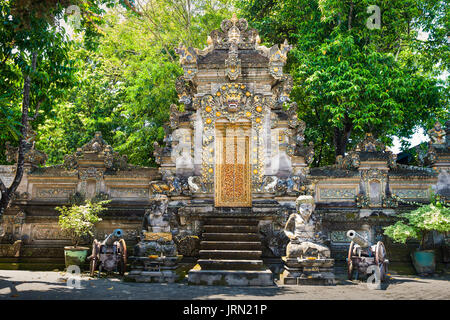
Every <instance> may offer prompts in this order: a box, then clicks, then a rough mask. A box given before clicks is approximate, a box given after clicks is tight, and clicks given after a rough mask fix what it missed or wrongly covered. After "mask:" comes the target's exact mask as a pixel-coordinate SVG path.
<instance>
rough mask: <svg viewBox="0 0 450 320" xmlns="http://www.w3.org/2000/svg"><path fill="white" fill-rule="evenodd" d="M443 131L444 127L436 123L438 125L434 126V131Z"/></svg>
mask: <svg viewBox="0 0 450 320" xmlns="http://www.w3.org/2000/svg"><path fill="white" fill-rule="evenodd" d="M441 129H442V125H441V123H440V122H439V121H436V123H435V124H434V130H436V131H441Z"/></svg>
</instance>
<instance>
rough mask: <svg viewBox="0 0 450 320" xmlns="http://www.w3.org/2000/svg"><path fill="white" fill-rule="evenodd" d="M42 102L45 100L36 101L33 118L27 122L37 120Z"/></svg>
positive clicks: (29, 118)
mask: <svg viewBox="0 0 450 320" xmlns="http://www.w3.org/2000/svg"><path fill="white" fill-rule="evenodd" d="M44 100H45V98H41V100H39V101H38V103H37V105H36V108H35V112H34V116H33V117H28V121H34V120H36V119H37V117H38V116H39V108H40V107H41V103H42V102H44Z"/></svg>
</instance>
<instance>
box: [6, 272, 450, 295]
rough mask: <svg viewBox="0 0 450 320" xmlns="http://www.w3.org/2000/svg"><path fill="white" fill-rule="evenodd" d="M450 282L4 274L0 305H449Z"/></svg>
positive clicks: (393, 278)
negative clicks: (193, 280) (73, 280)
mask: <svg viewBox="0 0 450 320" xmlns="http://www.w3.org/2000/svg"><path fill="white" fill-rule="evenodd" d="M449 280H450V276H448V275H444V276H435V277H431V278H424V277H420V278H419V277H416V276H391V277H390V279H389V281H388V282H387V283H386V284H384V285H383V288H382V290H371V289H368V287H367V285H366V284H365V283H363V282H356V281H348V280H338V284H337V285H336V286H328V287H322V286H320V287H319V286H287V285H280V284H276V285H274V286H273V287H221V286H216V287H214V286H191V285H188V284H187V283H174V284H159V283H132V282H124V281H121V280H120V279H118V278H115V277H112V276H108V277H106V276H105V277H102V278H99V279H97V278H90V277H89V276H87V275H83V276H82V277H81V280H80V288H79V289H76V288H69V287H68V284H67V276H66V275H65V273H62V272H41V271H10V270H0V299H1V300H5V299H11V300H20V299H24V300H31V299H32V300H73V299H75V300H79V299H85V300H91V299H108V300H109V299H117V300H135V299H136V300H142V299H145V300H149V299H150V300H159V299H162V300H178V299H181V300H191V299H200V300H205V299H213V300H228V299H233V300H235V299H246V300H263V299H270V300H277V299H283V300H309V299H317V300H331V299H332V300H334V299H337V300H361V299H362V300H410V299H420V300H430V299H439V300H450V282H449Z"/></svg>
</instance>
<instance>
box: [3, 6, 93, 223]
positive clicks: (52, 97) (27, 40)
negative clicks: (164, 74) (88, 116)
mask: <svg viewBox="0 0 450 320" xmlns="http://www.w3.org/2000/svg"><path fill="white" fill-rule="evenodd" d="M70 4H77V5H80V6H82V7H83V9H84V10H83V11H80V13H81V12H82V13H83V15H84V17H88V18H89V17H90V16H91V14H92V13H93V11H92V9H95V8H97V7H98V3H97V2H96V1H89V2H88V1H75V2H73V1H72V3H69V1H56V0H47V1H30V0H15V1H0V22H1V24H0V61H1V64H0V78H1V79H2V81H1V82H0V106H1V107H0V116H1V120H0V127H1V128H2V129H5V130H2V131H1V133H0V145H1V146H2V148H1V149H0V153H1V156H0V161H1V162H3V161H4V158H3V156H4V145H5V141H13V142H15V144H16V145H18V157H17V163H16V174H15V177H14V179H13V182H12V184H11V185H10V186H9V187H6V185H5V184H4V183H3V182H2V181H1V179H0V192H1V200H0V217H1V216H2V214H3V212H4V211H5V209H6V208H7V207H8V205H9V202H10V200H11V197H12V195H13V194H14V192H15V191H16V189H17V187H18V185H19V184H20V181H21V179H22V176H23V165H24V155H25V152H26V151H27V150H28V149H29V148H31V147H32V146H31V144H30V143H29V142H27V140H26V137H27V135H28V134H29V133H30V130H31V129H32V125H33V124H32V123H31V122H32V121H36V120H37V122H40V121H43V118H44V117H42V116H41V117H39V115H46V114H48V112H49V111H50V110H52V108H53V107H54V106H55V104H56V103H57V102H58V99H59V98H60V97H62V96H64V93H65V91H66V90H67V89H68V88H69V87H70V86H71V84H72V83H73V80H74V77H73V74H74V61H73V60H71V59H70V58H69V57H68V56H67V52H68V51H69V48H70V45H71V43H70V41H68V39H67V37H66V34H65V31H64V29H62V28H60V27H59V26H58V23H57V21H58V19H60V18H61V17H62V15H63V13H64V8H65V7H67V6H69V5H70ZM80 19H81V17H80ZM80 21H84V19H81V20H80ZM90 21H93V20H92V19H91V20H90ZM81 25H84V26H85V29H86V30H88V29H89V28H90V27H89V25H90V22H86V23H84V22H83V24H80V26H81ZM34 126H35V127H36V126H37V124H34Z"/></svg>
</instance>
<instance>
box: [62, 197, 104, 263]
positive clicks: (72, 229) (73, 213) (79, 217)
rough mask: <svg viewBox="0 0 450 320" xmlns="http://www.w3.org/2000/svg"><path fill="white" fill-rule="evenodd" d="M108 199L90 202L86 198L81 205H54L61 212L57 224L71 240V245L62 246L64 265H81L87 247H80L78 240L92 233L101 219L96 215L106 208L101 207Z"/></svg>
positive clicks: (84, 258) (84, 259)
mask: <svg viewBox="0 0 450 320" xmlns="http://www.w3.org/2000/svg"><path fill="white" fill-rule="evenodd" d="M108 202H109V201H100V202H91V201H89V200H86V201H85V203H84V204H82V205H77V204H74V205H71V206H69V207H56V210H58V211H59V212H61V215H60V216H59V220H58V225H59V226H60V227H61V229H62V230H63V231H64V233H66V234H67V235H68V236H69V237H70V239H71V240H72V244H73V246H67V247H64V259H65V264H66V267H68V266H70V265H77V266H82V265H83V263H84V262H85V261H86V257H87V253H88V250H89V248H87V247H80V246H79V243H80V241H81V240H82V239H83V238H84V237H86V236H92V235H93V232H92V231H93V229H94V226H95V224H96V223H97V222H99V221H101V220H102V219H101V218H100V217H99V216H98V215H99V213H100V212H102V211H104V210H106V209H107V208H105V207H103V205H105V204H106V203H108Z"/></svg>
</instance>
